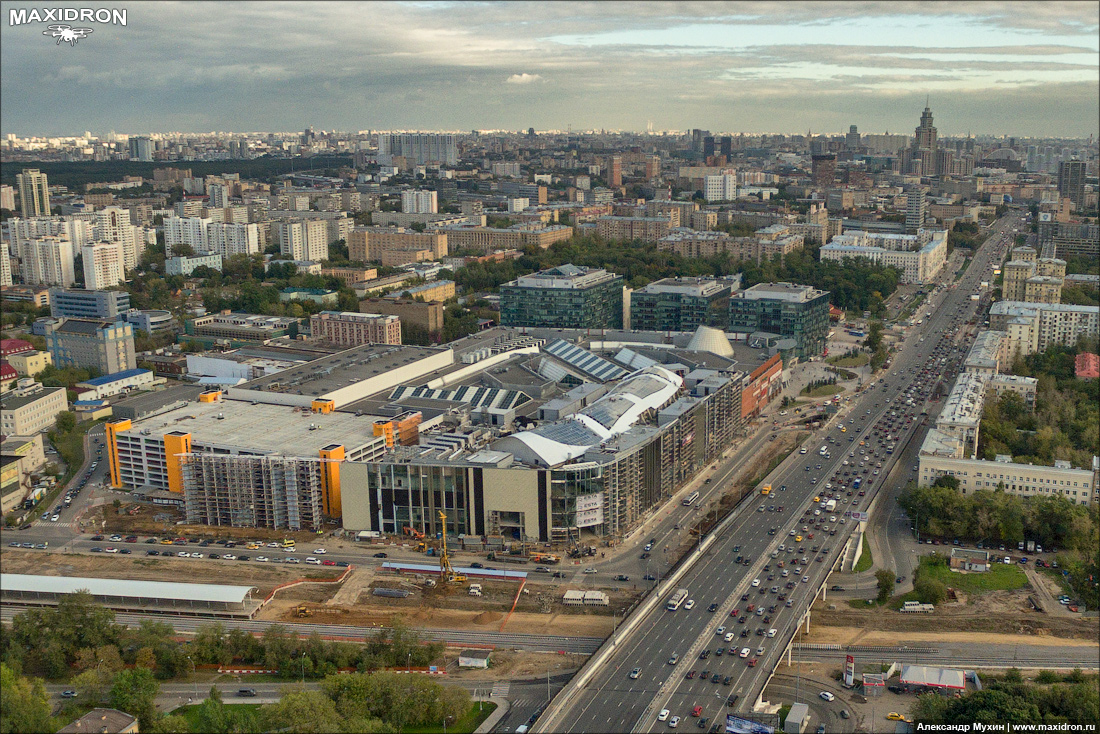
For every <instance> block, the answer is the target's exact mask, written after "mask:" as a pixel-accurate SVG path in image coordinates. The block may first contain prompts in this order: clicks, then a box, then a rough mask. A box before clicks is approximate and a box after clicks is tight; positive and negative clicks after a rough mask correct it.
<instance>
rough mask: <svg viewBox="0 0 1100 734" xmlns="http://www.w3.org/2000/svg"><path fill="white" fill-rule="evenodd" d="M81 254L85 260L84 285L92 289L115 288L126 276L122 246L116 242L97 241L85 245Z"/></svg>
mask: <svg viewBox="0 0 1100 734" xmlns="http://www.w3.org/2000/svg"><path fill="white" fill-rule="evenodd" d="M81 255H82V256H83V261H84V287H85V288H88V289H90V290H96V291H100V290H105V289H107V288H113V287H114V286H116V285H118V284H119V283H121V282H122V281H123V280H124V278H125V265H124V263H123V257H122V246H121V245H120V244H118V243H115V242H97V243H95V244H92V245H85V246H84V248H83V250H82V252H81Z"/></svg>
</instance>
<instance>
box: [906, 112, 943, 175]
mask: <svg viewBox="0 0 1100 734" xmlns="http://www.w3.org/2000/svg"><path fill="white" fill-rule="evenodd" d="M912 160H913V161H918V160H919V161H920V169H921V170H920V175H922V176H935V175H936V174H937V173H939V171H937V170H936V128H935V127H934V126H933V125H932V110H931V109H929V108H928V107H927V105H926V106H925V108H924V112H922V113H921V116H920V125H918V126H917V127H916V129H915V130H914V131H913V150H912Z"/></svg>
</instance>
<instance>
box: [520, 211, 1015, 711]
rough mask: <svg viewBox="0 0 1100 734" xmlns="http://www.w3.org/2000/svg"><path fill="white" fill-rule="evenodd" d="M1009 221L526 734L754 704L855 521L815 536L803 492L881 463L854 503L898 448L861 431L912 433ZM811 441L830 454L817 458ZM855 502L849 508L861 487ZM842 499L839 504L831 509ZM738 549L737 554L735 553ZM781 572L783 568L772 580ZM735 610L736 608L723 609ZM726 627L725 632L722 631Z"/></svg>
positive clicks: (959, 354) (953, 359)
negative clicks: (682, 598) (870, 377)
mask: <svg viewBox="0 0 1100 734" xmlns="http://www.w3.org/2000/svg"><path fill="white" fill-rule="evenodd" d="M1018 222H1019V219H1017V218H1011V219H1009V218H1005V219H1002V220H1000V221H998V222H997V224H996V225H995V226H994V227H993V230H992V232H991V233H990V236H989V237H988V239H987V240H986V242H985V244H984V245H983V246H982V247H981V248H980V249H979V251H978V253H977V254H976V255H975V257H974V260H973V262H972V263H971V264H970V267H969V268H968V270H967V272H966V273H965V274H964V276H963V277H962V278H961V279H960V280H959V282H958V283H956V284H951V283H950V278H951V275H952V274H945V277H944V280H945V284H944V285H942V286H941V287H940V288H939V289H938V290H937V292H936V293H935V294H934V295H932V297H931V298H930V299H929V302H928V304H927V306H926V308H927V309H928V310H929V311H930V312H931V316H928V317H926V318H922V319H920V320H921V321H922V322H923V323H922V324H921V325H919V326H916V327H914V328H912V329H910V330H909V331H908V332H907V334H906V338H905V339H904V340H903V342H902V343H901V344H900V345H899V350H898V352H897V353H896V354H895V355H894V358H893V363H892V364H891V365H890V366H889V369H888V371H887V373H886V374H884V375H883V377H882V378H881V379H879V380H878V381H877V382H876V383H875V384H873V385H870V386H868V388H866V389H865V390H864V391H863V392H862V393H861V394H860V395H859V396H858V397H855V398H854V399H853V400H851V401H850V402H848V403H847V404H846V405H845V409H844V411H843V412H842V413H841V415H840V416H838V417H837V418H836V419H834V420H833V421H832V422H831V423H830V424H829V425H828V426H826V427H825V429H823V430H822V431H819V432H818V433H816V434H815V435H814V436H813V437H812V438H811V439H809V440H808V441H807V442H806V444H805V445H804V446H805V448H807V449H808V450H807V453H806V454H793V455H792V456H791V457H790V458H788V460H787V461H785V462H784V463H783V464H781V465H780V466H779V467H778V468H777V469H776V470H775V471H774V472H773V473H772V475H771V476H769V478H768V482H769V483H770V484H771V485H772V486H773V487H774V488H775V492H774V494H773V495H772V496H770V497H766V498H760V499H759V500H754V499H748V500H746V501H745V502H743V503H742V506H741V507H740V508H738V510H737V512H735V513H734V515H733V516H732V517H731V518H730V519H729V520H728V521H727V522H726V523H724V524H723V525H722V526H720V528H719V530H717V531H716V532H717V533H718V535H717V537H716V538H715V539H714V540H713V541H712V542H711V543H710V545H709V547H708V548H707V550H706V552H705V553H702V554H701V555H699V557H698V558H696V559H694V560H691V561H690V562H689V563H688V564H686V565H685V567H684V569H683V570H682V572H681V575H680V576H679V577H673V578H672V579H671V580H670V581H669V582H666V583H665V584H663V585H662V587H661V594H660V598H658V599H654V600H651V601H650V602H649V603H647V604H643V605H642V606H641V607H640V608H639V610H638V611H637V612H636V613H635V615H634V616H632V617H631V619H630V620H628V622H627V623H625V624H624V625H623V627H622V628H621V629H622V632H621V633H620V634H621V637H618V638H616V639H613V640H611V641H609V642H608V643H607V644H606V645H605V647H604V649H602V650H601V651H600V652H599V653H597V655H596V656H594V658H593V659H592V661H590V663H589V665H587V666H586V668H585V669H584V670H582V672H581V674H580V675H579V676H578V678H577V679H576V680H575V681H574V683H572V684H571V685H570V686H567V687H566V689H565V690H564V691H563V693H562V694H561V695H559V697H558V698H557V699H555V701H554V702H553V703H552V705H551V706H550V707H549V708H548V710H547V712H546V713H545V714H544V715H543V717H542V718H541V719H540V720H539V721H538V722H537V723H536V725H535V729H534V731H578V732H581V731H584V732H626V731H651V730H654V729H655V728H656V727H657V726H661V727H664V726H667V724H665V723H663V722H665V721H666V720H669V719H670V717H671V716H680V717H681V718H687V717H689V716H691V714H692V712H693V709H694V707H696V706H699V707H701V712H700V713H701V716H702V717H706V718H709V719H710V720H712V721H713V720H714V719H715V717H720V716H721V715H723V714H724V713H725V712H726V711H727V710H728V709H727V699H728V698H729V697H730V696H732V695H736V696H738V699H737V700H736V702H735V704H734V707H733V708H734V709H735V710H743V709H748V708H751V706H752V704H753V702H754V700H755V698H756V697H757V696H758V695H759V693H760V690H761V687H762V684H763V682H764V679H765V678H766V677H767V675H768V674H769V673H770V671H772V670H773V669H774V667H775V664H776V663H777V661H778V659H779V657H780V655H781V654H782V651H783V649H784V648H785V647H786V644H787V642H789V641H790V640H791V639H792V637H793V635H794V632H795V630H796V629H797V627H798V624H799V622H800V620H801V619H802V618H803V617H804V615H805V613H806V611H807V610H808V608H809V606H810V605H811V604H812V602H813V599H814V598H815V595H816V592H817V591H818V590H819V589H821V588H823V586H825V585H826V579H827V578H828V574H829V572H830V570H831V569H832V568H833V566H834V565H835V563H836V561H837V559H838V556H839V553H840V551H841V548H842V546H843V544H844V542H845V538H846V536H847V535H848V534H849V533H850V532H851V530H852V529H853V527H854V523H845V524H840V523H839V520H838V522H836V523H831V522H830V523H829V524H828V525H824V526H823V527H829V529H830V533H831V532H832V531H836V535H831V534H830V535H825V534H824V533H823V531H821V530H817V529H816V528H814V527H812V526H814V525H815V524H816V523H818V522H820V519H819V518H820V515H812V514H811V515H809V516H805V515H803V513H804V512H806V511H809V512H811V513H812V512H813V511H814V510H815V509H817V505H816V504H815V503H814V502H813V498H814V497H815V496H820V494H821V493H822V492H823V491H825V485H827V484H829V483H831V480H833V478H834V476H841V477H844V478H843V479H842V480H841V482H843V483H845V484H847V485H848V486H851V484H850V483H851V479H850V478H848V477H847V476H845V475H844V474H843V472H852V471H855V467H854V465H855V463H856V462H860V465H862V464H863V462H864V461H867V463H868V465H869V466H875V468H876V469H877V471H878V476H875V475H871V474H866V475H865V474H862V471H861V470H860V472H861V473H860V476H862V477H863V481H864V488H865V487H866V485H867V483H868V482H870V485H871V487H872V489H871V492H869V493H868V497H867V498H866V499H865V500H864V502H863V503H862V506H861V507H858V508H857V509H858V510H860V511H862V510H865V509H866V508H867V504H866V503H867V502H870V500H871V499H872V495H873V494H874V492H877V491H878V489H879V487H880V486H881V479H882V478H883V477H885V476H887V475H888V474H889V471H890V469H891V468H892V464H893V462H894V461H896V460H897V459H898V458H899V456H900V454H894V455H889V454H886V453H885V451H884V450H883V445H882V442H881V439H880V438H879V436H873V435H872V426H874V427H876V428H878V429H879V431H880V435H881V434H882V433H886V434H888V435H891V436H894V437H896V438H895V439H894V441H893V443H895V444H897V445H899V446H900V445H902V444H904V442H905V441H906V440H908V439H909V438H910V436H911V435H912V434H913V433H914V432H918V431H919V432H920V434H923V426H922V421H921V419H920V416H919V415H918V413H919V410H920V407H921V403H922V402H923V401H924V400H927V399H928V398H929V397H930V395H931V389H932V383H934V382H935V380H936V379H939V378H941V377H948V376H949V374H950V373H951V372H952V370H953V369H955V366H956V365H957V364H958V363H959V362H960V361H961V359H962V358H963V357H964V356H965V351H966V348H967V347H968V346H969V341H968V339H962V340H960V341H958V342H957V343H956V342H953V341H952V338H953V337H954V336H956V335H957V334H958V333H959V328H960V327H961V326H962V324H963V323H964V322H965V321H967V320H968V319H970V318H971V317H972V316H973V315H974V310H975V308H976V306H977V304H976V303H974V302H973V301H971V299H970V296H971V294H972V293H975V292H977V287H978V283H979V282H980V281H981V280H992V277H991V275H990V273H991V270H992V267H993V265H992V264H991V263H993V262H994V260H993V259H994V258H999V257H1000V256H1002V255H1003V253H1004V251H1005V249H1006V248H1007V247H1008V246H1009V244H1010V243H1011V239H1012V226H1013V224H1016V223H1018ZM995 262H996V263H997V264H999V262H1000V260H999V259H997V260H996V261H995ZM940 360H943V361H942V362H941V361H940ZM930 370H931V371H930ZM930 375H931V377H930ZM945 388H946V389H949V388H950V384H948V385H946V386H945ZM911 398H912V402H909V401H910V399H911ZM910 418H911V419H912V420H909V419H910ZM891 419H892V425H891ZM841 425H843V426H844V428H845V431H844V432H843V433H842V432H840V431H839V428H840V426H841ZM919 437H920V436H919V435H918V436H917V437H916V438H917V440H919ZM830 439H831V440H830ZM863 442H866V444H867V445H866V446H863ZM822 447H823V448H825V450H826V454H827V456H822V455H821V454H820V453H819V449H820V448H822ZM861 447H862V450H864V451H867V455H866V456H863V455H862V454H861ZM871 462H873V464H872V463H871ZM879 463H881V464H882V466H881V467H880V466H878V464H879ZM846 491H847V490H845V491H844V492H837V495H838V497H839V496H842V501H843V500H848V499H849V497H848V495H847V494H846ZM852 498H853V504H854V501H855V499H858V495H856V494H853V495H852ZM780 507H782V508H783V511H782V512H780V511H779V508H780ZM851 507H852V505H851V504H842V505H841V507H840V508H838V510H841V511H840V512H838V513H837V514H840V515H843V510H848V509H849V508H851ZM760 508H762V509H760ZM879 511H883V508H881V507H880V508H879ZM840 519H843V518H840ZM810 533H815V535H814V536H813V537H811V535H810ZM792 535H793V536H795V537H792ZM799 536H802V537H799ZM781 545H782V548H783V549H782V550H780V546H781ZM792 546H793V547H794V550H793V551H792V550H791V547H792ZM738 556H741V557H742V562H741V563H737V562H736V559H737V557H738ZM803 559H805V562H806V565H802V564H803ZM780 561H783V562H784V567H783V568H780V567H779V565H778V564H779V562H780ZM783 571H787V572H788V575H787V576H783V575H782V574H783ZM677 588H684V589H687V590H688V592H689V599H690V600H691V601H692V602H694V603H693V604H692V605H691V607H692V608H690V609H688V608H687V607H688V605H687V604H684V605H683V606H681V607H680V608H679V609H677V610H675V611H668V610H666V609H665V607H664V601H665V600H666V599H667V598H668V597H669V596H670V595H671V594H672V592H673V591H675V590H676V589H677ZM781 595H782V596H783V598H782V599H781V598H780V596H781ZM654 602H656V603H654ZM788 603H789V604H790V605H791V606H787V604H788ZM750 604H752V605H754V607H763V609H764V612H763V614H759V613H758V612H757V611H756V610H755V608H754V611H752V612H750V611H748V606H749V605H750ZM712 608H713V610H714V611H710V609H712ZM734 609H736V610H737V612H736V614H735V615H734V616H731V614H732V613H733V610H734ZM765 617H766V618H768V621H767V622H765V621H764V618H765ZM720 627H724V628H725V629H723V630H722V634H718V629H719V628H720ZM773 629H774V630H775V633H774V637H772V636H771V634H772V633H771V632H770V630H773ZM730 632H732V633H733V635H734V636H733V638H732V639H730V640H727V639H726V635H727V634H728V633H730ZM742 634H744V635H745V636H742ZM719 650H721V652H719ZM731 650H732V654H731V652H730V651H731ZM704 654H705V655H706V656H705V657H704ZM704 670H705V671H706V672H707V676H706V678H705V679H704V678H703V676H702V675H701V673H702V672H703V671H704ZM715 675H717V679H715V678H714V676H715ZM666 710H667V711H668V714H665V713H664V712H665V711H666Z"/></svg>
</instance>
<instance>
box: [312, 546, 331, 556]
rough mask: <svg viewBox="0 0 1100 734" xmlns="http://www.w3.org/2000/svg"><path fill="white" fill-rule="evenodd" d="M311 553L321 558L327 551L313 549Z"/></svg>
mask: <svg viewBox="0 0 1100 734" xmlns="http://www.w3.org/2000/svg"><path fill="white" fill-rule="evenodd" d="M313 552H314V553H316V554H317V555H319V556H323V555H324V554H326V553H328V551H327V550H325V549H324V548H314V549H313Z"/></svg>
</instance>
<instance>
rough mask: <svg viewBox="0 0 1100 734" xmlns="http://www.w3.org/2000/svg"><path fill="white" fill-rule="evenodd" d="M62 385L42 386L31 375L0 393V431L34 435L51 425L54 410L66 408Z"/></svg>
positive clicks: (55, 415)
mask: <svg viewBox="0 0 1100 734" xmlns="http://www.w3.org/2000/svg"><path fill="white" fill-rule="evenodd" d="M65 394H66V393H65V388H64V387H43V386H42V384H41V383H39V382H36V381H35V380H34V379H32V378H30V377H24V378H21V379H19V380H18V381H17V382H16V384H15V387H13V388H12V389H11V390H8V391H7V392H6V393H4V395H3V397H0V408H2V409H0V433H3V435H5V436H33V435H34V434H36V433H38V432H39V431H44V430H46V429H49V428H53V425H54V423H55V422H56V421H57V414H58V413H61V412H64V411H66V410H68V408H69V402H68V400H67V399H66V397H65Z"/></svg>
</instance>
